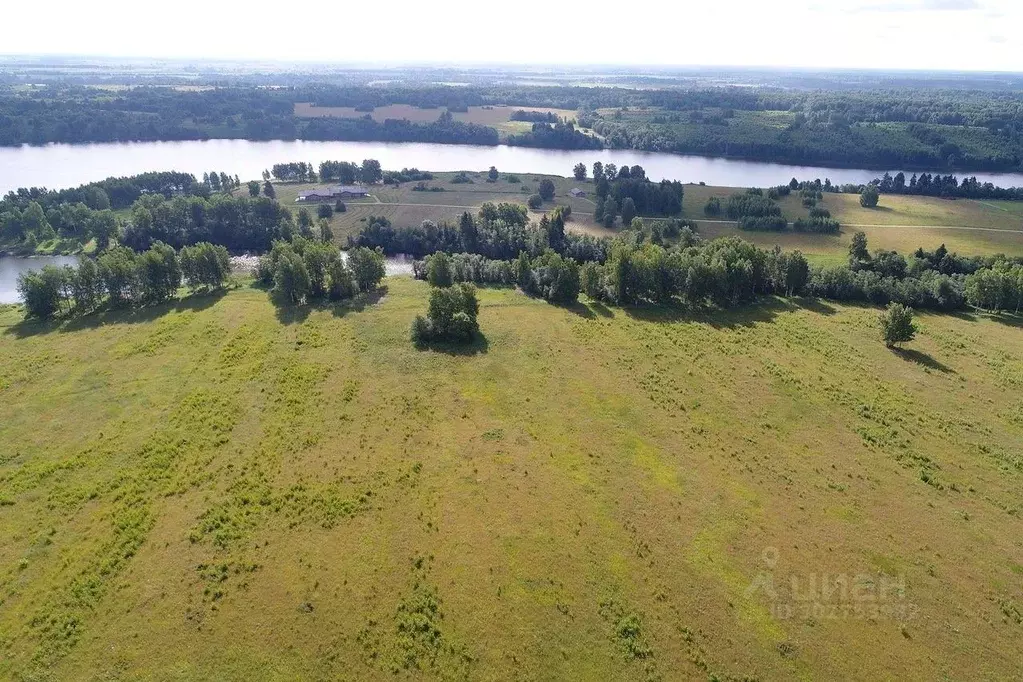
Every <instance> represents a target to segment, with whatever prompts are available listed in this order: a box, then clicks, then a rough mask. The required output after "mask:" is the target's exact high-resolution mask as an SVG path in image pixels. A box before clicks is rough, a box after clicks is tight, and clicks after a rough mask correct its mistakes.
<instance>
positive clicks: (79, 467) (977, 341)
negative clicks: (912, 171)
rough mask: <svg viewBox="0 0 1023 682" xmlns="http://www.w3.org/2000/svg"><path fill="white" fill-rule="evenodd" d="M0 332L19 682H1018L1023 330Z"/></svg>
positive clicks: (566, 317) (772, 318)
mask: <svg viewBox="0 0 1023 682" xmlns="http://www.w3.org/2000/svg"><path fill="white" fill-rule="evenodd" d="M427 296H428V287H427V285H426V284H425V283H423V282H418V281H414V280H412V279H409V278H402V277H390V278H387V279H385V280H384V284H383V287H382V289H381V290H380V291H379V292H378V293H377V294H375V295H373V296H370V297H367V298H363V299H358V300H357V301H356V302H355V303H354V304H351V305H347V306H322V307H316V306H313V307H307V308H297V309H291V310H287V309H278V308H275V307H274V306H273V305H272V304H271V302H270V301H269V298H268V296H267V293H266V292H265V291H262V290H259V289H256V288H253V287H251V286H249V285H248V284H247V283H245V282H242V283H240V284H238V285H236V286H235V287H234V288H232V289H231V290H230V291H227V292H226V293H224V294H223V295H220V296H209V297H202V296H198V297H189V298H185V299H182V300H180V301H177V302H175V303H173V304H168V305H164V306H159V307H155V308H147V309H145V310H142V311H138V312H110V313H102V314H99V315H94V316H90V317H85V318H79V319H75V320H72V321H69V322H65V323H63V324H38V323H30V322H24V321H22V313H21V311H20V310H19V309H17V308H16V307H13V306H10V307H6V308H4V309H2V310H0V358H2V359H3V360H2V363H0V536H2V537H3V538H4V541H3V542H2V543H0V678H4V679H14V680H71V679H74V680H121V679H124V680H242V679H244V680H295V679H311V680H334V679H396V678H397V679H410V678H415V679H473V680H475V679H630V680H631V679H637V680H638V679H643V680H657V679H663V680H675V679H696V680H778V679H800V680H836V679H863V680H878V679H926V680H934V679H1011V678H1014V677H1015V676H1018V675H1019V671H1020V670H1021V669H1023V651H1021V649H1020V647H1019V643H1020V641H1021V637H1023V587H1021V576H1023V545H1021V542H1020V537H1021V534H1020V530H1021V527H1020V516H1019V515H1020V510H1021V505H1023V493H1021V490H1023V488H1021V482H1023V451H1021V446H1023V400H1021V395H1023V325H1021V323H1020V321H1019V320H1018V319H1015V318H989V317H985V316H981V315H976V316H975V315H970V314H961V315H931V314H921V315H919V316H918V322H919V324H920V327H921V330H920V333H919V334H918V336H917V339H916V340H915V341H914V342H912V343H911V344H909V345H908V346H907V347H906V348H905V349H904V350H901V351H892V350H889V349H887V348H885V346H884V344H883V343H882V342H881V341H880V339H879V336H878V331H877V329H876V326H875V318H876V315H877V310H876V309H874V308H870V307H859V306H847V305H836V304H828V303H823V302H811V301H800V300H798V299H793V300H783V299H768V300H766V301H763V302H761V303H760V304H758V305H757V306H756V307H750V308H740V309H737V310H732V311H723V312H713V313H682V312H679V311H674V310H667V309H659V308H655V307H645V308H624V309H620V308H614V309H612V308H606V307H604V306H602V305H599V304H595V303H593V302H585V301H584V302H581V303H579V304H578V305H576V306H574V307H569V308H562V307H555V306H552V305H549V304H547V303H545V302H543V301H541V300H536V299H532V298H529V297H527V296H525V295H523V294H522V293H520V292H518V291H516V290H514V289H510V288H485V289H481V290H480V300H481V309H480V315H479V320H480V325H481V329H482V331H483V334H484V338H483V339H480V340H479V341H478V342H476V343H475V344H474V345H473V346H471V347H469V348H467V349H464V350H460V351H457V352H445V351H443V350H429V351H417V350H415V349H414V348H413V347H412V345H411V343H410V342H409V339H408V329H409V325H410V323H411V321H412V318H413V317H414V316H415V315H416V314H418V313H421V312H422V311H423V310H424V309H425V307H426V301H427Z"/></svg>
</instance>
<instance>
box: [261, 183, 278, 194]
mask: <svg viewBox="0 0 1023 682" xmlns="http://www.w3.org/2000/svg"><path fill="white" fill-rule="evenodd" d="M263 194H264V195H265V196H268V197H270V198H271V199H276V198H277V190H275V189H274V186H273V183H272V182H270V181H269V180H267V181H266V182H264V183H263Z"/></svg>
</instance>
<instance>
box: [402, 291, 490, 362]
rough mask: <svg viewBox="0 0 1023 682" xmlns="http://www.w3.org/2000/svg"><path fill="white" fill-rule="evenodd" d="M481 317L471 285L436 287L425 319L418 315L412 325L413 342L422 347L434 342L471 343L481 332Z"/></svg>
mask: <svg viewBox="0 0 1023 682" xmlns="http://www.w3.org/2000/svg"><path fill="white" fill-rule="evenodd" d="M478 314H479V301H478V300H477V298H476V287H475V286H473V285H472V284H466V283H459V284H455V285H453V286H450V287H440V288H435V289H433V290H432V291H431V292H430V306H429V308H428V309H427V313H426V317H425V318H424V317H423V316H422V315H417V316H416V318H415V320H413V322H412V330H411V338H412V342H413V343H414V344H415V345H416V346H419V347H421V346H424V345H426V344H428V343H430V342H432V341H443V342H449V343H469V342H470V341H472V338H473V336H475V335H476V333H477V332H478V331H479V324H478V322H477V321H476V318H477V315H478Z"/></svg>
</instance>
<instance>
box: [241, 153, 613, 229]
mask: <svg viewBox="0 0 1023 682" xmlns="http://www.w3.org/2000/svg"><path fill="white" fill-rule="evenodd" d="M434 175H435V176H436V177H435V179H434V180H431V181H430V182H428V183H426V184H427V185H428V186H429V187H440V188H443V189H444V191H443V192H417V191H414V190H413V189H412V188H413V187H415V185H416V184H417V183H414V182H410V183H404V184H403V185H401V186H400V187H393V186H391V187H388V186H378V187H374V188H373V190H372V196H371V197H370V198H368V199H359V200H357V201H346V202H345V206H346V207H347V209H348V210H347V211H346V212H345V213H336V214H335V215H334V217H333V218H331V221H330V226H331V229H332V230H333V231H334V237H335V239H337V240H338V241H339V243H341V244H344V243H345V240H346V239H347V237H348V236H349V235H352V234H355V233H357V232H358V231H359V230H360V229H361V228H362V227H363V225H365V219H366V218H367V217H368V216H370V215H374V216H384V217H385V218H387V219H388V220H390V221H391V223H392V224H394V225H400V226H405V225H418V224H420V223H421V222H423V221H424V220H433V221H435V222H438V223H439V222H442V221H444V220H447V221H449V222H454V221H455V220H457V218H458V217H459V216H460V215H462V213H463V212H464V211H469V212H470V213H473V214H475V213H476V211H477V210H478V209H479V207H480V205H481V204H483V203H484V202H487V201H492V202H495V203H496V202H501V201H509V202H514V203H519V204H522V205H525V204H526V200H527V199H528V198H529V195H531V194H534V193H535V192H536V190H537V187H538V186H539V184H540V180H541V179H542V178H543V177H550V178H551V179H552V180H553V181H554V185H555V197H554V200H553V201H551V202H548V203H547V204H546V205H545V206H544V207H543V208H542V209H540V210H538V211H532V212H531V213H532V214H533V218H534V219H536V220H539V218H540V216H541V215H542V214H543V212H544V211H545V210H546V211H550V210H553V208H554V207H555V206H558V205H565V206H571V207H572V212H573V218H572V222H571V227H572V228H573V229H576V230H579V231H586V232H590V233H593V234H613V232H612V231H611V230H605V229H604V228H603V227H600V226H598V225H597V224H596V223H594V221H593V201H592V199H593V191H592V185H589V184H587V183H585V182H583V183H580V182H576V181H575V180H572V179H570V178H561V177H557V176H542V175H533V174H528V173H527V174H522V173H520V174H518V175H517V178H518V180H519V182H510V181H509V178H514V177H516V176H513V175H511V174H507V173H502V174H501V176H500V178H499V179H498V181H497V182H492V183H491V182H487V176H486V173H485V172H480V171H472V172H469V173H468V175H469V177H470V178H471V179H472V183H471V184H470V183H465V184H452V182H451V179H452V178H454V176H455V175H456V174H455V173H435V174H434ZM322 186H324V185H319V184H299V183H280V184H277V185H275V189H276V191H277V198H278V200H279V201H280V202H281V203H282V204H284V205H285V206H289V207H295V209H294V210H296V211H297V207H300V206H302V204H297V203H295V199H296V198H297V197H298V195H299V193H300V192H302V191H305V190H309V189H313V188H316V187H322ZM575 187H578V188H580V189H583V190H585V191H587V192H588V193H589V195H588V196H589V197H590V198H589V199H587V198H585V197H581V198H578V197H573V196H572V195H570V194H569V191H570V190H571V189H572V188H575ZM241 191H243V190H239V192H241ZM308 208H309V210H310V212H312V213H314V214H315V211H316V205H315V204H311V205H309V206H308Z"/></svg>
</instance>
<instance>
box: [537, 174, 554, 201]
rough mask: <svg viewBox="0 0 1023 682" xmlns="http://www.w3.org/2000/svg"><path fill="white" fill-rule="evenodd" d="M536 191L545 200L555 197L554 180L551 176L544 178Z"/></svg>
mask: <svg viewBox="0 0 1023 682" xmlns="http://www.w3.org/2000/svg"><path fill="white" fill-rule="evenodd" d="M536 191H537V192H538V193H539V194H540V196H541V197H543V200H544V201H550V200H551V199H553V198H554V182H553V181H552V180H551V179H550V178H544V179H543V180H541V181H540V186H539V187H537V189H536Z"/></svg>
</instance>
